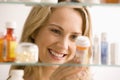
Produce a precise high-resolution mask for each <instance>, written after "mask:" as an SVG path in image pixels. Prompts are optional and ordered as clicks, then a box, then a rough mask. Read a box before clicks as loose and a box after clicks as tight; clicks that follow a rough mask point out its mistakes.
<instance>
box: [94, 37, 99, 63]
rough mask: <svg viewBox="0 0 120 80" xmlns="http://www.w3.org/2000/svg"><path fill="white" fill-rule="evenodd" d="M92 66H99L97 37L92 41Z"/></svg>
mask: <svg viewBox="0 0 120 80" xmlns="http://www.w3.org/2000/svg"><path fill="white" fill-rule="evenodd" d="M93 41H94V42H93V64H100V40H99V36H98V35H95V36H94V40H93Z"/></svg>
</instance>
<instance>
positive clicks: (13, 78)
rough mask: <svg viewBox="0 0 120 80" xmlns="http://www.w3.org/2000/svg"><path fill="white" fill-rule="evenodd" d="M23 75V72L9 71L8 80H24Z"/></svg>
mask: <svg viewBox="0 0 120 80" xmlns="http://www.w3.org/2000/svg"><path fill="white" fill-rule="evenodd" d="M23 75H24V71H23V70H17V69H16V70H11V71H10V74H9V76H10V78H9V79H8V80H24V79H23Z"/></svg>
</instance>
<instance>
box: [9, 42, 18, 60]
mask: <svg viewBox="0 0 120 80" xmlns="http://www.w3.org/2000/svg"><path fill="white" fill-rule="evenodd" d="M16 45H17V43H16V41H10V46H9V48H10V57H11V58H15V48H16Z"/></svg>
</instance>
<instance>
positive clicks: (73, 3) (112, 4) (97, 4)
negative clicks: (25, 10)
mask: <svg viewBox="0 0 120 80" xmlns="http://www.w3.org/2000/svg"><path fill="white" fill-rule="evenodd" d="M0 4H23V5H26V6H34V5H41V6H64V5H78V6H120V3H76V2H67V3H65V2H61V3H43V2H4V1H0Z"/></svg>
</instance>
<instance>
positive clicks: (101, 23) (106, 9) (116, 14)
mask: <svg viewBox="0 0 120 80" xmlns="http://www.w3.org/2000/svg"><path fill="white" fill-rule="evenodd" d="M90 14H91V19H92V27H93V35H95V34H97V35H99V38H100V35H101V32H106V33H107V35H108V43H109V44H110V43H112V42H116V43H117V44H118V45H119V47H118V48H119V51H118V53H117V56H118V60H117V61H118V62H117V65H120V54H119V53H120V37H119V36H120V29H119V27H120V6H92V7H90ZM109 46H110V45H109ZM109 48H110V47H109ZM109 55H110V52H109ZM91 69H92V72H93V80H119V79H120V76H119V74H120V66H107V67H105V66H98V67H97V66H96V67H92V68H91Z"/></svg>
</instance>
